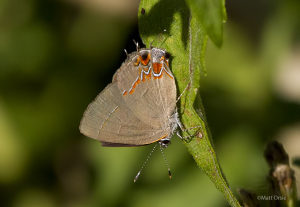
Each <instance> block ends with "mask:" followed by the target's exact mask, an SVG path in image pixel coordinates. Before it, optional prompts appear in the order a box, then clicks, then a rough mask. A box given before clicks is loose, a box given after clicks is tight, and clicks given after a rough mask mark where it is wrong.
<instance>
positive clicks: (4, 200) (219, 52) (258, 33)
mask: <svg viewBox="0 0 300 207" xmlns="http://www.w3.org/2000/svg"><path fill="white" fill-rule="evenodd" d="M226 6H227V11H228V22H227V23H226V24H225V25H224V26H225V32H224V44H223V47H222V48H221V49H218V48H216V47H215V46H214V45H213V44H212V43H211V42H210V43H209V44H208V49H207V55H206V57H207V58H206V63H207V75H205V72H203V76H202V83H201V90H202V92H201V95H202V98H203V103H204V106H205V109H206V114H207V118H208V123H209V125H210V130H211V132H212V135H213V140H214V144H215V147H216V152H217V155H218V157H219V160H220V163H221V166H222V168H223V171H224V173H225V175H226V177H227V180H228V181H229V183H230V185H231V188H232V189H233V191H236V189H237V188H240V187H243V188H246V189H248V190H251V191H254V192H256V193H257V194H258V195H264V194H265V192H266V191H267V190H268V186H267V182H266V175H267V173H268V167H267V164H266V162H265V161H264V158H263V150H264V147H265V145H266V143H267V142H268V141H269V140H274V139H277V140H279V141H280V142H282V143H283V145H284V146H285V148H286V150H287V151H288V153H289V155H290V157H292V158H293V157H295V156H300V21H299V20H300V1H297V0H286V1H279V0H277V1H272V0H263V1H261V0H254V1H251V0H231V1H227V2H226ZM137 8H138V0H126V1H125V0H43V1H39V0H27V1H17V0H1V1H0V206H4V207H6V206H13V207H52V206H67V207H71V206H72V207H81V206H91V207H94V206H104V207H110V206H122V207H126V206H133V207H152V206H155V207H162V206H164V207H166V206H172V207H177V206H178V207H179V206H189V207H194V206H197V207H199V206H227V204H226V201H225V199H224V198H223V196H222V194H221V193H219V192H218V191H217V190H216V189H215V188H214V185H213V184H212V182H211V181H210V180H209V179H208V178H207V177H206V176H205V175H204V174H203V173H202V172H201V170H200V169H198V168H197V167H196V164H195V163H194V162H193V160H192V158H191V156H190V155H189V154H188V153H187V150H186V149H185V148H184V146H183V144H182V143H181V141H180V140H179V139H178V138H177V137H174V139H173V142H172V145H170V147H169V148H167V149H166V156H167V157H168V161H169V163H170V165H171V169H172V173H173V180H172V181H170V180H169V179H168V176H167V169H166V167H165V166H164V162H163V159H162V156H161V154H160V153H159V152H158V151H157V152H156V153H154V155H153V157H152V159H151V160H150V162H149V164H148V165H147V167H146V168H145V169H144V171H143V172H142V175H141V176H140V179H139V180H138V182H137V183H135V184H134V183H133V178H134V176H135V175H136V173H137V172H138V170H139V168H140V166H141V165H142V163H143V162H144V160H145V159H146V156H147V154H148V152H149V151H150V150H151V149H152V147H153V146H145V147H137V148H104V147H102V146H101V144H100V143H99V142H97V141H95V140H92V139H89V138H86V137H84V136H83V135H81V134H80V133H79V130H78V126H79V122H80V119H81V116H82V114H83V112H84V110H85V108H86V107H87V105H88V104H89V102H90V101H92V100H93V99H94V98H95V96H96V95H97V94H98V93H99V92H100V91H101V90H102V89H103V88H104V87H105V86H106V85H107V84H108V83H109V82H110V81H111V78H112V75H113V73H114V72H115V71H116V70H117V69H118V67H119V66H120V65H121V63H122V61H124V59H125V58H126V55H125V53H124V52H123V49H127V51H128V52H132V51H134V50H135V46H134V44H133V42H132V39H135V40H138V41H140V42H141V40H140V39H139V35H138V28H137V19H136V16H137ZM295 170H296V177H297V178H298V181H297V184H298V185H299V183H300V182H299V180H300V172H299V168H298V169H297V168H295ZM298 189H299V187H298Z"/></svg>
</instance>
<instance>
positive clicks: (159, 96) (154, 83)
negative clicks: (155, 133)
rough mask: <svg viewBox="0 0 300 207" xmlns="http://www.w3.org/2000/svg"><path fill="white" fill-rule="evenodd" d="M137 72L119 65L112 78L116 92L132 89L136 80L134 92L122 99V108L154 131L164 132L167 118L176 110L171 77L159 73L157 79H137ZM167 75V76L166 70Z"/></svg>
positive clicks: (127, 66)
mask: <svg viewBox="0 0 300 207" xmlns="http://www.w3.org/2000/svg"><path fill="white" fill-rule="evenodd" d="M138 71H139V69H138V68H136V67H135V66H134V65H133V63H127V62H125V63H123V65H122V66H121V68H120V69H119V70H118V71H117V73H116V74H115V76H114V78H113V82H116V83H117V84H118V87H119V90H120V91H125V90H126V91H127V92H128V90H129V89H130V88H132V86H133V84H134V83H135V81H136V80H137V79H138V78H139V79H140V81H139V84H137V85H136V86H135V88H134V92H133V93H131V94H129V93H127V95H125V96H123V99H124V102H125V104H126V106H128V108H129V109H130V110H131V111H132V112H133V113H134V114H135V116H136V117H139V119H140V120H141V121H143V122H145V123H147V124H148V125H150V126H152V127H153V128H155V129H167V127H168V124H169V119H170V117H171V115H172V114H173V113H174V110H175V108H176V85H175V80H174V77H171V76H169V75H167V74H166V72H165V71H163V72H162V73H163V74H162V76H161V77H160V78H155V77H154V76H153V75H152V77H151V79H147V80H144V81H143V80H141V78H140V74H139V72H138ZM169 73H171V72H170V71H169Z"/></svg>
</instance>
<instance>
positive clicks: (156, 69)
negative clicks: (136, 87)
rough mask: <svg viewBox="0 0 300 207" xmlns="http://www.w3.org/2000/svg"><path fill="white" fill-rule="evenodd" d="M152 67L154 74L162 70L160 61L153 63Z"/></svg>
mask: <svg viewBox="0 0 300 207" xmlns="http://www.w3.org/2000/svg"><path fill="white" fill-rule="evenodd" d="M152 68H153V72H154V73H155V74H159V73H160V71H161V70H162V64H161V63H153V64H152Z"/></svg>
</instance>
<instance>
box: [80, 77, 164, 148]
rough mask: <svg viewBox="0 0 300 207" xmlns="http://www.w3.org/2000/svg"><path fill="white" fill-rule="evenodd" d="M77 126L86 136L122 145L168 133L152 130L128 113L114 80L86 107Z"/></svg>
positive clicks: (144, 142)
mask: <svg viewBox="0 0 300 207" xmlns="http://www.w3.org/2000/svg"><path fill="white" fill-rule="evenodd" d="M79 128H80V132H81V133H82V134H84V135H86V136H88V137H91V138H94V139H97V140H99V141H102V142H104V143H116V144H121V145H122V144H124V145H145V144H150V143H152V142H155V141H157V140H159V139H160V138H162V137H164V136H167V132H165V131H163V130H156V129H154V128H153V127H152V126H151V125H147V124H145V123H144V122H143V121H141V120H140V119H139V118H137V117H136V116H135V115H134V114H133V113H132V112H131V110H130V109H129V108H128V107H127V105H126V103H125V102H124V100H123V98H122V94H121V93H120V90H119V89H118V87H117V85H116V84H115V83H112V84H109V85H108V86H107V87H106V88H105V89H104V90H103V91H102V92H101V93H100V94H99V95H98V96H97V97H96V99H95V100H94V101H93V102H92V103H91V104H90V105H89V106H88V108H87V109H86V111H85V113H84V115H83V118H82V120H81V123H80V127H79ZM111 146H113V145H111Z"/></svg>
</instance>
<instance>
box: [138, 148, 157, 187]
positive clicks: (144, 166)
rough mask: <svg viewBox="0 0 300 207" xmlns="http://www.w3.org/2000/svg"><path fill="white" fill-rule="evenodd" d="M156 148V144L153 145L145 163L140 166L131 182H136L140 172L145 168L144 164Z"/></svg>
mask: <svg viewBox="0 0 300 207" xmlns="http://www.w3.org/2000/svg"><path fill="white" fill-rule="evenodd" d="M156 146H157V144H156V145H154V147H153V149H152V150H151V151H150V153H149V154H148V156H147V158H146V160H145V162H144V163H143V165H142V167H141V169H140V170H139V171H138V173H137V174H136V176H135V177H134V180H133V182H136V181H137V180H138V179H139V177H140V175H141V172H142V170H143V169H144V168H145V166H146V164H147V163H148V161H149V159H150V157H151V155H152V153H153V152H154V151H155V150H156Z"/></svg>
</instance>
